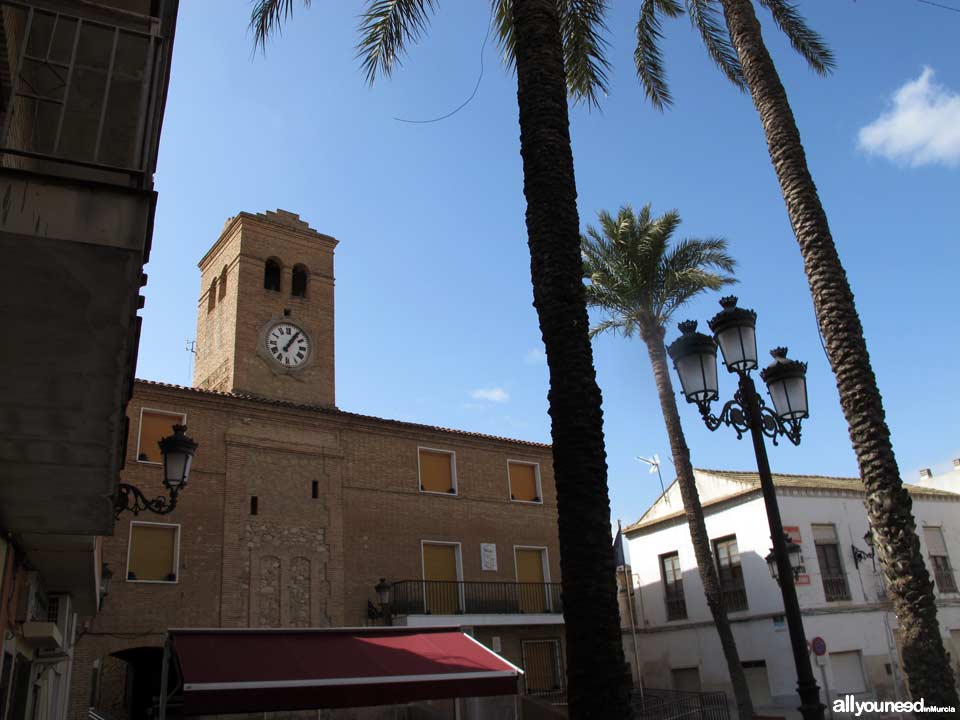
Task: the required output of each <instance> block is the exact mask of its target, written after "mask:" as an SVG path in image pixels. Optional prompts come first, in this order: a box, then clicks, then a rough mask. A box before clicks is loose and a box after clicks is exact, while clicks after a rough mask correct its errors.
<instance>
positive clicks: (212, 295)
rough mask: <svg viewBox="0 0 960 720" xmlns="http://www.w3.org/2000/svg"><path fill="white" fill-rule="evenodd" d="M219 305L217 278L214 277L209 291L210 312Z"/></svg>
mask: <svg viewBox="0 0 960 720" xmlns="http://www.w3.org/2000/svg"><path fill="white" fill-rule="evenodd" d="M216 306H217V279H216V278H214V279H213V282H211V283H210V290H208V291H207V312H210V311H211V310H213V309H214V308H215V307H216Z"/></svg>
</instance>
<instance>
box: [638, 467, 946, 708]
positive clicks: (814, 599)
mask: <svg viewBox="0 0 960 720" xmlns="http://www.w3.org/2000/svg"><path fill="white" fill-rule="evenodd" d="M737 489H738V490H739V489H742V488H740V487H739V484H738V486H737ZM827 493H830V491H807V490H794V489H791V490H783V489H781V490H779V491H778V498H779V505H780V511H781V516H782V519H783V524H784V526H785V527H788V526H798V527H799V532H800V536H801V543H800V545H801V548H802V552H803V558H804V567H805V571H806V573H805V574H806V575H807V576H808V578H809V583H808V584H801V585H798V586H797V590H798V597H799V600H800V605H801V607H802V608H803V609H804V630H805V634H806V637H807V639H808V640H809V639H812V638H814V637H817V636H820V637H822V638H824V640H825V641H826V644H827V651H828V655H827V657H826V658H825V659H824V660H823V661H822V662H823V668H822V669H821V668H820V667H819V666H818V665H816V664H815V665H814V673H815V676H816V678H817V682H818V684H820V685H821V691H823V684H824V682H823V676H822V674H821V673H826V682H827V684H828V685H829V686H830V689H831V691H837V690H844V689H848V688H837V680H836V678H834V675H833V670H832V665H831V662H830V657H829V653H835V652H848V651H860V652H861V655H862V658H861V662H862V665H863V671H864V678H865V681H866V692H865V693H864V694H863V697H864V698H869V697H881V698H890V699H894V698H895V697H896V694H897V693H898V692H902V683H901V686H899V687H898V685H897V683H896V682H895V678H896V677H898V676H899V673H898V668H897V659H896V652H895V650H894V649H893V648H894V645H893V637H892V634H891V629H892V628H895V627H896V618H895V616H894V615H893V613H892V612H891V611H890V606H889V604H886V603H883V597H882V582H881V578H880V574H879V565H877V566H876V571H875V570H874V563H873V562H872V561H871V560H869V559H868V560H865V561H862V562H861V563H860V566H859V568H857V567H856V565H855V563H854V559H853V551H852V547H851V546H852V545H853V544H856V546H857V547H858V548H859V549H861V550H864V551H868V550H869V548H868V547H867V545H866V544H865V542H864V540H863V535H864V533H866V531H867V527H868V524H867V516H866V511H865V509H864V506H863V499H862V497H858V496H856V495H854V494H853V493H840V492H834V493H831V494H827ZM913 508H914V516H915V517H916V519H917V524H918V531H919V532H918V534H920V536H921V552H922V554H923V556H924V558H925V559H926V558H927V548H926V544H925V542H924V540H923V534H922V531H920V530H921V528H922V526H924V525H937V526H940V527H941V530H942V532H943V534H944V539H945V541H946V544H947V550H948V553H949V555H950V558H951V564H952V566H953V567H954V568H957V567H960V496H958V497H957V499H953V498H946V499H927V498H918V497H914V505H913ZM828 523H830V524H834V525H835V526H836V530H837V536H838V543H839V550H840V555H841V562H842V564H843V567H844V571H845V573H846V577H847V584H848V586H849V589H850V600H848V601H835V602H827V600H826V597H825V594H824V590H823V584H822V580H821V574H820V568H819V564H818V562H817V555H816V550H815V547H814V543H813V537H812V531H811V528H810V526H811V524H828ZM706 525H707V532H708V535H709V536H710V539H711V540H714V539H716V538H719V537H723V536H726V535H734V534H735V535H736V537H737V544H738V547H739V551H740V558H741V565H742V569H743V575H744V582H745V585H746V591H747V603H748V610H746V611H742V612H733V613H730V614H729V617H730V620H731V622H732V627H733V632H734V636H735V638H736V640H737V645H738V649H739V653H740V657H741V660H742V661H759V660H764V661H765V662H766V667H767V675H768V678H769V684H770V691H771V695H772V696H773V702H774V704H775V705H780V706H784V707H786V706H795V704H796V695H795V685H796V674H795V670H794V665H793V658H792V654H791V651H790V644H789V635H788V633H787V631H786V627H785V626H782V629H776V628H775V621H774V616H777V615H780V614H782V612H783V609H782V608H783V603H782V599H781V595H780V589H779V586H778V585H777V584H776V582H774V580H773V579H772V578H771V577H770V573H769V570H768V568H767V565H766V562H765V560H764V557H765V556H766V554H767V553H768V552H769V549H770V547H771V542H770V530H769V527H768V525H767V518H766V512H765V510H764V505H763V500H762V498H761V497H759V495H757V496H755V497H748V498H744V500H743V501H742V502H740V503H739V504H734V505H732V506H730V507H726V508H713V509H708V515H707V517H706ZM628 544H629V549H630V557H631V560H632V564H633V573H634V584H635V587H636V593H637V597H638V602H637V603H636V610H637V616H638V618H637V627H638V629H639V630H640V635H639V640H638V644H639V646H640V663H639V665H640V667H641V669H642V670H643V673H644V677H645V682H646V683H647V684H649V685H650V686H655V687H670V684H669V683H670V669H671V668H682V667H694V666H696V667H699V668H700V675H701V683H702V686H703V689H704V690H708V689H724V690H726V691H727V692H728V694H729V693H730V688H729V676H728V672H727V668H726V664H725V662H724V660H723V655H722V653H721V651H720V645H719V641H718V639H717V634H716V630H715V628H714V626H713V623H712V619H711V617H710V614H709V610H708V609H707V604H706V600H705V598H704V595H703V587H702V584H701V582H700V577H699V572H698V570H697V566H696V560H695V558H694V555H693V547H692V544H691V542H690V535H689V530H688V528H687V525H686V522H685V519H684V518H679V519H678V520H677V521H671V522H667V523H664V524H663V525H662V526H659V527H657V528H655V529H652V530H648V531H646V532H645V534H643V533H632V534H631V537H629V538H628ZM674 551H679V556H680V563H681V568H682V570H683V585H684V594H685V597H686V606H687V615H688V618H687V620H680V621H672V622H667V619H666V606H665V603H664V597H663V584H662V580H661V575H660V564H659V557H660V555H662V554H665V553H670V552H674ZM927 564H928V569H930V570H931V571H932V568H931V567H930V564H929V560H927ZM954 574H955V576H956V572H955V573H954ZM938 599H939V600H940V601H941V603H940V607H939V620H940V625H941V629H942V631H943V635H944V640H945V643H946V646H947V650H948V651H949V652H951V654H952V656H953V659H954V663H955V664H956V663H957V658H958V656H960V647H954V641H953V640H952V639H951V634H950V631H951V630H953V631H954V635H953V637H955V638H957V640H958V645H960V594H956V593H950V594H947V595H944V596H942V597H940V596H938ZM624 624H625V625H629V623H628V622H626V621H625V622H624ZM624 641H625V642H624V645H625V648H626V647H628V646H630V649H631V651H632V640H631V638H630V637H629V636H625V638H624ZM631 654H632V652H631ZM845 664H846V665H847V666H848V667H849V666H850V657H849V656H847V657H846V659H845ZM888 665H889V666H890V668H889V672H888V668H887V666H888ZM841 684H842V683H841ZM833 696H834V697H835V696H836V695H835V692H834V695H833ZM824 699H826V697H825V696H824Z"/></svg>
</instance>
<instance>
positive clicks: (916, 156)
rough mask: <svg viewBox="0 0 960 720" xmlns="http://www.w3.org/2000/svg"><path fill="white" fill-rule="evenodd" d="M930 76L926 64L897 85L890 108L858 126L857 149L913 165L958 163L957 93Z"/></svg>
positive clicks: (959, 102)
mask: <svg viewBox="0 0 960 720" xmlns="http://www.w3.org/2000/svg"><path fill="white" fill-rule="evenodd" d="M932 78H933V70H932V69H930V68H928V67H925V68H924V69H923V72H922V73H920V77H918V78H917V79H916V80H911V81H909V82H907V83H906V84H905V85H903V86H902V87H900V88H899V89H898V90H897V91H896V92H895V93H894V94H893V98H892V107H891V108H890V109H889V110H888V111H887V112H885V113H883V114H881V115H880V117H878V118H877V119H876V120H874V121H873V122H872V123H870V124H869V125H867V126H866V127H863V128H861V129H860V132H859V135H858V146H859V147H860V149H861V150H864V151H866V152H868V153H871V154H875V155H881V156H883V157H885V158H887V159H888V160H893V161H895V162H899V163H905V164H908V165H911V166H913V167H917V166H920V165H935V164H941V165H946V166H949V167H955V166H957V165H960V93H957V92H954V91H953V90H951V89H949V88H947V87H944V86H943V85H937V84H936V83H934V82H933V81H932Z"/></svg>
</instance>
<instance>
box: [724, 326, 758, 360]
mask: <svg viewBox="0 0 960 720" xmlns="http://www.w3.org/2000/svg"><path fill="white" fill-rule="evenodd" d="M716 337H717V344H718V345H720V352H722V353H723V363H724V365H726V366H727V369H728V370H730V372H737V371H740V372H742V371H746V370H753V369H754V368H756V367H757V333H756V328H754V327H753V325H747V324H746V323H744V324H742V325H731V326H728V327H726V328H724V329H723V330H721V331H719V332H718V333H717V335H716Z"/></svg>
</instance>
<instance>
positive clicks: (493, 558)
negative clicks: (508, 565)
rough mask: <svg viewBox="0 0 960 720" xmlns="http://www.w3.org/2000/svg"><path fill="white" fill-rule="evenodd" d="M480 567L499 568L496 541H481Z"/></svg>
mask: <svg viewBox="0 0 960 720" xmlns="http://www.w3.org/2000/svg"><path fill="white" fill-rule="evenodd" d="M480 569H481V570H494V571H495V570H496V569H497V546H496V544H495V543H480Z"/></svg>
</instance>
